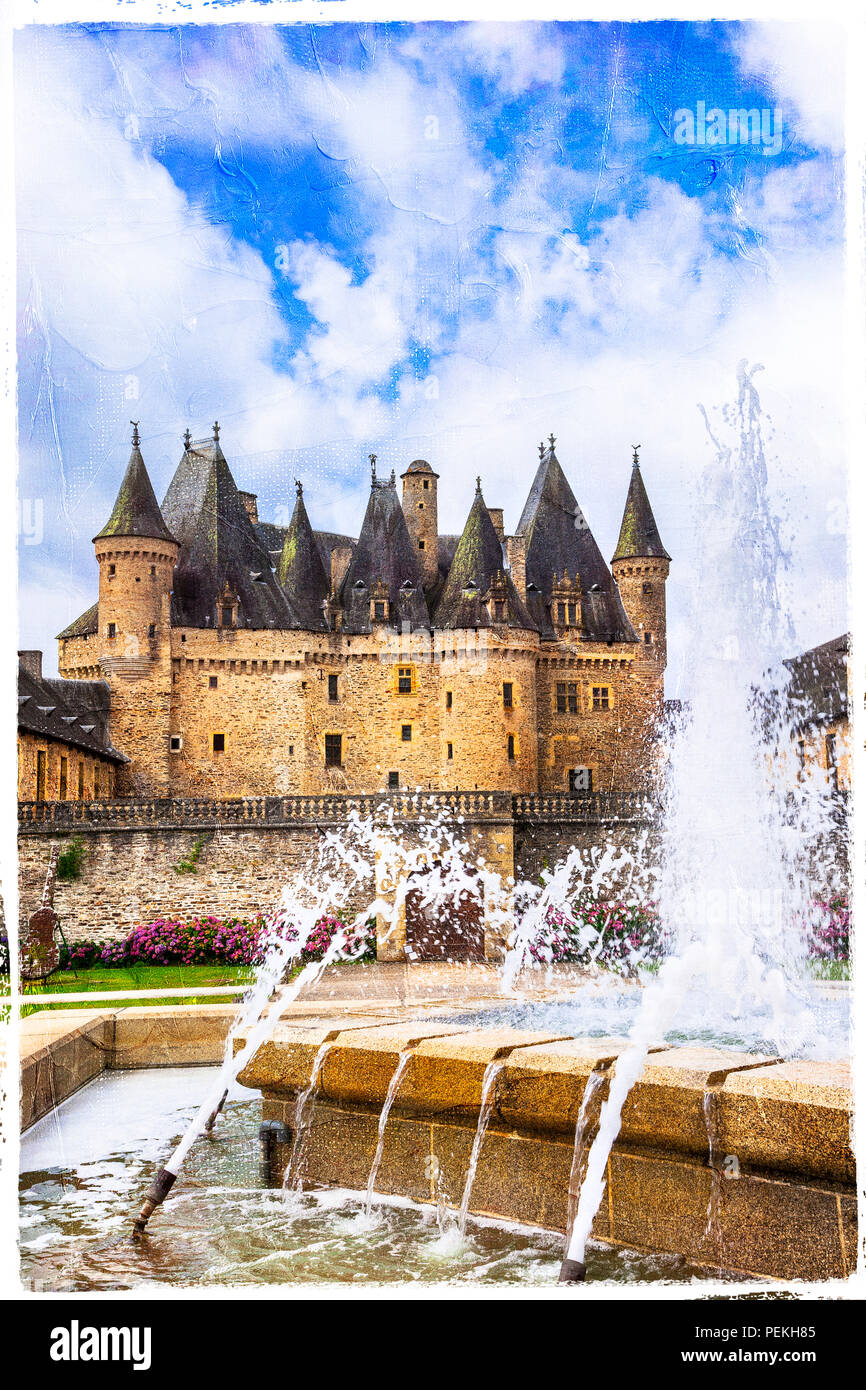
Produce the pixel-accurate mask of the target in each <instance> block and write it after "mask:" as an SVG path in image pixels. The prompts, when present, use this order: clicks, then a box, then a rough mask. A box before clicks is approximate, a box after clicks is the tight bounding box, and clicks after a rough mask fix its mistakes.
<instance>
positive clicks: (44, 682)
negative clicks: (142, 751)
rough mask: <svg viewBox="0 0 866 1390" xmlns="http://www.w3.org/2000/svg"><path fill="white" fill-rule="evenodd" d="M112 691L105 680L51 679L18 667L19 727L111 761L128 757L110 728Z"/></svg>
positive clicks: (116, 761)
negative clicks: (111, 733)
mask: <svg viewBox="0 0 866 1390" xmlns="http://www.w3.org/2000/svg"><path fill="white" fill-rule="evenodd" d="M109 699H110V691H109V688H108V685H107V684H106V682H105V681H64V680H50V679H48V678H47V677H45V676H35V675H34V674H33V673H32V672H31V671H28V670H26V669H25V667H24V666H23V665H20V664H19V667H18V728H19V729H20V730H22V731H24V732H26V733H30V734H35V735H36V737H37V738H45V739H49V738H50V739H54V740H55V742H57V743H65V744H67V745H68V746H69V747H70V748H80V749H81V750H82V751H83V752H86V753H92V754H94V755H97V756H99V757H101V758H105V759H107V760H108V761H109V762H115V763H125V762H128V761H129V759H128V758H126V757H125V756H124V754H123V753H120V752H118V750H117V749H116V748H115V747H114V746H113V745H112V743H111V738H110V736H109V731H108V717H109Z"/></svg>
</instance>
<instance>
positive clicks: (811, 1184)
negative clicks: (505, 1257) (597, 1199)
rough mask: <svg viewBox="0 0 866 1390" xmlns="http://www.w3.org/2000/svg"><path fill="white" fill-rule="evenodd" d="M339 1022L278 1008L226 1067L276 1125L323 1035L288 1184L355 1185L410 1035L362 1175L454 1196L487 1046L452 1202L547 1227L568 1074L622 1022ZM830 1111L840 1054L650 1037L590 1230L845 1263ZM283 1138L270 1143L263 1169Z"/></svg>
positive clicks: (576, 1104) (839, 1091)
mask: <svg viewBox="0 0 866 1390" xmlns="http://www.w3.org/2000/svg"><path fill="white" fill-rule="evenodd" d="M356 1023H360V1025H361V1026H354V1025H355V1024H356ZM343 1024H344V1026H343V1027H342V1028H341V1027H340V1026H339V1022H335V1020H334V1019H333V1018H330V1019H320V1020H317V1021H313V1020H311V1019H309V1018H307V1019H306V1020H302V1019H297V1020H293V1021H287V1022H284V1023H281V1024H280V1025H279V1026H278V1028H277V1030H276V1032H275V1034H274V1036H273V1037H272V1039H271V1040H270V1041H269V1042H268V1043H267V1044H266V1045H265V1046H264V1047H262V1048H261V1049H260V1050H259V1052H258V1053H257V1054H256V1055H255V1057H254V1058H253V1059H252V1061H251V1062H250V1063H249V1064H248V1066H247V1067H246V1068H245V1069H244V1070H243V1071H242V1072H241V1074H240V1077H239V1080H240V1081H241V1083H242V1084H243V1085H245V1086H249V1087H254V1088H256V1089H259V1090H261V1092H262V1096H263V1116H264V1118H265V1119H276V1120H279V1121H281V1122H283V1123H285V1124H288V1125H291V1124H292V1121H293V1117H294V1105H295V1100H296V1097H297V1094H298V1091H299V1090H301V1089H302V1088H303V1087H304V1086H306V1085H307V1084H308V1083H309V1078H310V1072H311V1069H312V1064H313V1059H314V1057H315V1055H316V1052H317V1051H318V1049H319V1047H320V1046H321V1044H322V1042H323V1041H325V1040H326V1034H327V1035H330V1041H331V1047H330V1050H329V1052H328V1054H327V1056H326V1058H325V1061H324V1064H323V1066H322V1070H321V1074H320V1077H319V1081H318V1088H317V1100H316V1104H315V1106H314V1108H313V1110H312V1117H311V1120H310V1121H309V1129H308V1132H307V1135H306V1138H305V1141H304V1147H303V1161H302V1167H301V1176H302V1178H303V1179H304V1181H305V1182H306V1183H308V1184H332V1185H336V1186H340V1187H348V1188H363V1186H364V1184H365V1182H366V1179H367V1174H368V1172H369V1169H370V1164H371V1162H372V1159H373V1155H374V1153H375V1149H376V1141H377V1131H378V1123H379V1115H380V1112H381V1107H382V1104H383V1102H384V1100H385V1096H386V1093H387V1088H388V1084H389V1082H390V1079H391V1077H392V1076H393V1074H394V1070H395V1067H396V1065H397V1060H398V1057H399V1056H400V1054H401V1052H403V1051H404V1050H405V1049H406V1048H407V1047H412V1049H413V1050H412V1056H411V1059H410V1061H409V1063H408V1065H407V1067H406V1071H405V1075H404V1077H403V1079H402V1082H401V1085H400V1088H399V1091H398V1094H397V1096H396V1099H395V1101H394V1106H393V1109H392V1111H391V1115H390V1118H389V1121H388V1125H387V1128H386V1131H385V1145H384V1153H383V1157H382V1163H381V1167H380V1170H379V1173H378V1178H377V1184H376V1187H377V1191H380V1192H382V1193H387V1194H392V1195H397V1196H402V1197H408V1198H411V1199H413V1200H416V1201H420V1202H431V1203H435V1202H437V1201H444V1202H446V1203H447V1204H448V1205H449V1206H454V1207H456V1206H457V1205H459V1202H460V1195H461V1192H462V1189H463V1182H464V1178H465V1174H466V1171H467V1168H468V1165H469V1157H470V1152H471V1148H472V1143H473V1139H474V1136H475V1130H476V1126H477V1122H478V1113H479V1106H480V1102H481V1090H482V1083H483V1078H484V1074H485V1071H486V1069H487V1067H488V1065H489V1063H490V1062H491V1061H493V1060H494V1059H496V1058H502V1059H503V1066H502V1069H501V1071H500V1073H499V1075H498V1077H497V1084H496V1091H495V1099H494V1104H493V1111H492V1115H491V1119H490V1125H489V1129H488V1131H487V1134H486V1137H485V1140H484V1144H483V1148H482V1152H481V1157H480V1161H479V1164H478V1171H477V1176H476V1179H475V1184H474V1187H473V1191H472V1201H471V1207H470V1210H471V1211H472V1212H473V1213H475V1214H478V1215H483V1216H489V1217H494V1218H498V1219H504V1220H508V1221H517V1222H521V1223H523V1224H527V1225H533V1226H539V1227H542V1228H545V1229H548V1230H552V1231H562V1232H564V1231H565V1229H566V1222H567V1219H568V1188H569V1177H570V1171H571V1164H572V1157H573V1143H574V1127H575V1123H576V1118H577V1114H578V1111H579V1109H580V1104H581V1100H582V1097H583V1091H584V1087H585V1085H586V1082H587V1079H588V1077H589V1075H590V1072H591V1071H593V1069H595V1068H596V1067H599V1066H601V1067H605V1066H609V1065H612V1066H615V1059H616V1057H617V1056H618V1055H619V1053H620V1052H622V1051H623V1050H624V1048H625V1047H626V1046H627V1044H626V1042H625V1040H623V1039H617V1038H610V1039H600V1038H587V1039H574V1038H563V1037H557V1036H556V1035H555V1034H544V1033H533V1032H531V1031H527V1030H519V1029H507V1028H492V1029H479V1028H477V1027H472V1026H467V1025H466V1024H465V1023H461V1022H459V1021H457V1019H455V1020H454V1021H452V1022H449V1020H448V1019H447V1018H445V1017H443V1016H442V1014H441V1012H440V1013H439V1014H438V1016H436V1017H434V1018H432V1019H431V1018H430V1014H429V1011H428V1013H427V1018H426V1020H425V1017H424V1015H423V1014H422V1013H419V1016H418V1017H416V1018H414V1019H404V1020H401V1022H400V1023H399V1024H398V1025H396V1026H395V1025H392V1024H388V1025H385V1026H381V1025H380V1024H379V1021H378V1019H373V1018H372V1016H371V1017H369V1018H368V1019H366V1020H364V1021H363V1022H361V1021H360V1020H353V1019H352V1018H351V1017H347V1018H345V1019H344V1020H343ZM434 1025H435V1026H434ZM425 1034H426V1036H425ZM418 1038H421V1039H422V1040H421V1041H418V1042H417V1045H414V1044H415V1042H416V1040H417V1039H418ZM237 1045H238V1046H241V1045H242V1039H238V1044H237ZM604 1094H605V1087H604V1086H603V1087H602V1088H601V1089H600V1093H599V1099H603V1098H604ZM708 1096H709V1097H710V1101H709V1102H708V1100H707V1097H708ZM849 1115H850V1075H849V1072H848V1067H847V1064H846V1063H844V1062H812V1061H802V1062H779V1061H777V1060H774V1059H772V1058H768V1057H761V1056H757V1055H755V1054H753V1053H737V1052H734V1051H730V1050H722V1049H714V1048H697V1047H679V1048H669V1047H665V1046H664V1045H663V1044H660V1045H659V1047H658V1049H657V1050H656V1051H655V1052H654V1053H653V1054H652V1055H651V1056H650V1058H649V1061H648V1063H647V1066H646V1068H645V1070H644V1074H643V1076H642V1078H641V1079H640V1080H639V1082H638V1083H637V1085H636V1086H635V1087H634V1089H633V1091H632V1093H631V1095H630V1096H629V1099H628V1101H627V1104H626V1107H625V1109H624V1112H623V1128H622V1132H621V1134H620V1137H619V1139H618V1141H617V1143H616V1145H615V1146H614V1149H613V1151H612V1153H611V1156H610V1160H609V1163H608V1171H607V1195H606V1199H605V1201H604V1202H603V1204H602V1207H601V1209H600V1211H599V1213H598V1215H597V1217H596V1221H595V1224H594V1227H593V1236H594V1238H595V1239H597V1240H600V1241H602V1242H606V1243H608V1244H611V1245H614V1246H616V1245H622V1246H629V1247H632V1248H637V1249H642V1250H651V1251H656V1252H667V1253H675V1254H678V1255H681V1256H683V1257H685V1258H686V1259H688V1260H690V1261H692V1262H693V1263H695V1264H697V1265H699V1266H703V1267H707V1268H712V1267H716V1268H724V1269H727V1270H732V1271H738V1272H741V1273H743V1274H748V1275H751V1276H755V1275H757V1276H763V1277H771V1278H776V1279H803V1280H809V1281H816V1280H826V1279H834V1278H844V1277H847V1275H848V1273H849V1272H850V1271H851V1270H852V1269H853V1268H854V1266H855V1264H856V1198H855V1191H854V1161H853V1155H852V1153H851V1147H850V1139H849ZM711 1145H712V1166H711V1162H710V1159H711ZM288 1152H289V1146H288V1145H276V1146H275V1147H274V1159H273V1162H274V1172H273V1180H274V1182H280V1181H281V1179H282V1172H283V1169H284V1167H285V1164H286V1162H287V1160H288Z"/></svg>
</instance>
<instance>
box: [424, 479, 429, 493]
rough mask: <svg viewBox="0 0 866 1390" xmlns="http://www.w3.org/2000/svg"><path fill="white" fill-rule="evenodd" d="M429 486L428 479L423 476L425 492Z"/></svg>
mask: <svg viewBox="0 0 866 1390" xmlns="http://www.w3.org/2000/svg"><path fill="white" fill-rule="evenodd" d="M429 486H430V483H429V481H428V479H427V478H425V479H424V491H425V492H426V491H427V489H428V488H429Z"/></svg>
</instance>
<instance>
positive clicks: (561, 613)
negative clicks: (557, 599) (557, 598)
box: [556, 603, 565, 627]
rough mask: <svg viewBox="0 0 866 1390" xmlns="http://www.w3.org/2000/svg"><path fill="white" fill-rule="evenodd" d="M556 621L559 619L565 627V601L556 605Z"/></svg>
mask: <svg viewBox="0 0 866 1390" xmlns="http://www.w3.org/2000/svg"><path fill="white" fill-rule="evenodd" d="M556 621H557V622H558V623H561V624H562V626H563V627H565V604H564V603H558V604H557V605H556Z"/></svg>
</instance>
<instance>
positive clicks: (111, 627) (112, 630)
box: [108, 623, 117, 637]
mask: <svg viewBox="0 0 866 1390" xmlns="http://www.w3.org/2000/svg"><path fill="white" fill-rule="evenodd" d="M108 635H109V637H116V636H117V624H116V623H109V624H108Z"/></svg>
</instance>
